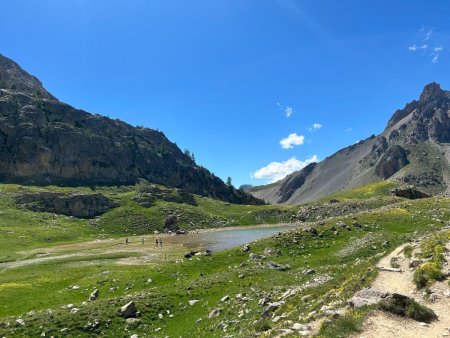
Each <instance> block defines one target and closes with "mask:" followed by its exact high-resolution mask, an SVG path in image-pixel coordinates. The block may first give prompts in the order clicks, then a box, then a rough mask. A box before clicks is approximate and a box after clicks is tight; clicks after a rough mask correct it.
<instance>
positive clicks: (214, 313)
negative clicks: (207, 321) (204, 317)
mask: <svg viewBox="0 0 450 338" xmlns="http://www.w3.org/2000/svg"><path fill="white" fill-rule="evenodd" d="M221 312H222V309H221V308H217V309H214V310H212V311H211V312H210V313H209V315H208V318H213V317H217V316H218V315H220V313H221Z"/></svg>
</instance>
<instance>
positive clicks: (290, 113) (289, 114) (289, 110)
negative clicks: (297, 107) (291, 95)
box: [284, 106, 294, 117]
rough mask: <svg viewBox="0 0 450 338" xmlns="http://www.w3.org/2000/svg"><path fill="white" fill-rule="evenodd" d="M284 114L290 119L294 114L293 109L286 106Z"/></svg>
mask: <svg viewBox="0 0 450 338" xmlns="http://www.w3.org/2000/svg"><path fill="white" fill-rule="evenodd" d="M284 112H285V113H286V117H291V115H292V114H294V109H293V108H292V107H289V106H287V107H286V109H285V110H284Z"/></svg>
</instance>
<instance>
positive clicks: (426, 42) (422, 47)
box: [408, 26, 444, 63]
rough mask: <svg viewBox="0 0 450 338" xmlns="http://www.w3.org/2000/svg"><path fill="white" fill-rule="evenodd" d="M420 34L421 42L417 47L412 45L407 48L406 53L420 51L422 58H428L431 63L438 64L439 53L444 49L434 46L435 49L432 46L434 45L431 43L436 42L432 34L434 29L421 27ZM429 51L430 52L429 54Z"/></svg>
mask: <svg viewBox="0 0 450 338" xmlns="http://www.w3.org/2000/svg"><path fill="white" fill-rule="evenodd" d="M420 32H421V33H420V35H421V40H422V41H421V42H419V45H417V44H413V45H411V46H409V47H408V51H410V52H418V51H422V53H420V54H421V55H422V56H427V57H430V58H431V62H433V63H438V62H439V58H440V56H441V53H442V51H443V50H444V47H443V46H436V47H433V46H432V45H433V44H434V43H435V42H433V41H435V40H436V38H435V34H434V27H432V28H427V27H426V26H423V27H422V29H421V30H420ZM420 43H421V44H420ZM429 51H431V53H430V52H429Z"/></svg>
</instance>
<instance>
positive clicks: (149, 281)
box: [145, 278, 153, 285]
mask: <svg viewBox="0 0 450 338" xmlns="http://www.w3.org/2000/svg"><path fill="white" fill-rule="evenodd" d="M152 282H153V281H152V279H151V278H149V279H147V281H146V282H145V284H147V285H148V284H151V283H152Z"/></svg>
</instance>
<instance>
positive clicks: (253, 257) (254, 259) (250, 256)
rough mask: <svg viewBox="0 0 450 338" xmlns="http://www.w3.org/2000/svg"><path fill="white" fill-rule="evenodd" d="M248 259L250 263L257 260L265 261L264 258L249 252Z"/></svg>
mask: <svg viewBox="0 0 450 338" xmlns="http://www.w3.org/2000/svg"><path fill="white" fill-rule="evenodd" d="M248 258H250V259H251V260H252V261H259V260H261V259H265V258H266V257H265V256H262V255H257V254H254V253H253V252H251V253H250V254H249V255H248Z"/></svg>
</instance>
